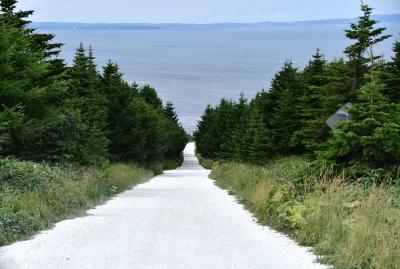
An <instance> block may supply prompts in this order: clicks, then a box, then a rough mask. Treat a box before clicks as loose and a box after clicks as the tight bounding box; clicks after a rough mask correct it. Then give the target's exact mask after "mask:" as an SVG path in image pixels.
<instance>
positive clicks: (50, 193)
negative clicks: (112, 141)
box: [0, 159, 153, 246]
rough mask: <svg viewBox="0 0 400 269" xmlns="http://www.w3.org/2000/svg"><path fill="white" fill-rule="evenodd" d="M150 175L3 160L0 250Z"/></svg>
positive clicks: (124, 167)
mask: <svg viewBox="0 0 400 269" xmlns="http://www.w3.org/2000/svg"><path fill="white" fill-rule="evenodd" d="M152 176H153V173H152V171H150V170H147V169H144V168H142V167H140V166H137V165H134V164H112V165H108V166H106V167H104V168H100V167H98V168H95V167H81V168H74V167H72V166H60V167H58V166H50V165H47V164H35V163H32V162H25V161H24V162H23V161H18V160H15V159H0V180H1V181H0V246H1V245H6V244H9V243H12V242H15V241H17V240H21V239H24V238H26V237H28V236H30V235H32V234H34V233H35V232H37V231H40V230H43V229H47V228H49V227H51V226H52V225H53V224H54V223H56V222H58V221H60V220H63V219H65V218H68V217H72V216H74V215H76V214H78V213H82V212H84V211H85V210H86V209H88V208H90V207H92V206H94V205H96V204H98V203H99V202H102V201H104V200H105V199H106V198H107V197H109V196H112V195H114V194H116V193H119V192H121V191H124V190H126V189H128V188H129V187H131V186H133V185H135V184H138V183H140V182H143V181H144V180H146V179H149V178H150V177H152Z"/></svg>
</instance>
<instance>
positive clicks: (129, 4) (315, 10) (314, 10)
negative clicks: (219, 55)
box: [17, 0, 400, 24]
mask: <svg viewBox="0 0 400 269" xmlns="http://www.w3.org/2000/svg"><path fill="white" fill-rule="evenodd" d="M360 2H361V1H359V0H337V1H329V2H325V1H319V0H304V1H297V0H286V1H284V2H275V1H270V0H253V1H252V3H249V2H248V1H247V0H230V1H227V0H221V1H218V2H215V1H214V0H202V1H200V0H191V1H187V0H171V1H168V2H165V1H162V0H148V1H146V2H143V1H138V0H114V1H113V4H112V5H110V4H109V2H108V1H104V0H87V1H84V2H82V1H80V0H67V1H61V0H25V1H20V2H19V3H18V6H17V7H18V8H19V9H22V10H31V9H32V10H35V14H34V15H33V16H32V17H31V19H32V20H33V21H35V22H65V23H78V22H79V23H157V24H159V23H183V24H188V23H195V24H214V23H257V22H265V21H268V22H296V21H311V20H330V19H343V18H354V17H357V16H359V15H360V14H361V12H360ZM364 2H365V3H367V4H369V5H371V6H372V7H373V8H375V10H374V14H380V15H391V14H398V13H400V2H399V1H398V0H368V1H364Z"/></svg>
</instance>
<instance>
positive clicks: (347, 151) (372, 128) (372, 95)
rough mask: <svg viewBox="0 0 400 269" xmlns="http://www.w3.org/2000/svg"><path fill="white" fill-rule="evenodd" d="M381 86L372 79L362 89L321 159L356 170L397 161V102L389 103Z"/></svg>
mask: <svg viewBox="0 0 400 269" xmlns="http://www.w3.org/2000/svg"><path fill="white" fill-rule="evenodd" d="M383 89H384V85H383V84H379V83H377V82H374V81H372V82H369V83H367V84H366V85H365V86H363V87H362V88H361V90H360V91H359V96H358V102H357V103H355V104H354V105H353V108H352V109H351V111H350V114H351V116H352V120H351V121H347V122H343V123H342V124H340V126H339V129H338V130H337V131H335V132H334V136H333V137H332V139H330V140H329V141H328V145H327V149H326V150H325V151H323V152H322V153H321V156H322V158H324V159H326V160H330V161H334V162H335V163H336V164H339V165H340V167H348V166H356V167H358V168H359V170H358V171H359V172H366V171H368V169H376V168H390V167H392V166H394V165H398V164H399V162H400V105H399V104H393V103H392V104H390V103H389V102H388V100H387V99H386V98H385V97H384V96H383V95H382V91H383ZM353 170H356V171H357V169H355V168H354V167H353Z"/></svg>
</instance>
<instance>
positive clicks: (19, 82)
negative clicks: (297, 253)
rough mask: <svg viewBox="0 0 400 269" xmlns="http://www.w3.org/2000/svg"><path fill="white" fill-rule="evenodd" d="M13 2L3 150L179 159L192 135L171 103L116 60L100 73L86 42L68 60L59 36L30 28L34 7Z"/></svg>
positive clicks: (1, 36) (5, 12) (7, 5)
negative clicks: (131, 78) (132, 79)
mask: <svg viewBox="0 0 400 269" xmlns="http://www.w3.org/2000/svg"><path fill="white" fill-rule="evenodd" d="M16 3H17V2H16V1H12V0H9V1H1V2H0V7H1V12H0V100H1V102H0V155H2V156H15V157H17V158H20V159H24V160H32V161H49V162H53V163H59V162H61V163H76V164H85V165H86V164H95V165H98V164H102V163H104V162H106V161H107V159H109V158H111V159H114V160H125V161H137V162H143V163H151V162H163V161H164V160H173V161H179V160H180V159H181V153H182V151H183V148H184V146H185V144H186V143H187V136H186V133H185V131H184V130H183V128H182V127H181V125H180V124H179V122H178V118H177V116H176V114H175V111H174V109H173V106H172V104H168V105H167V107H166V108H165V109H164V107H163V105H162V101H161V99H160V98H159V97H158V95H157V92H156V90H155V89H154V88H152V87H151V86H149V85H145V86H143V87H140V88H139V87H138V85H135V84H134V85H129V84H128V83H127V82H126V81H124V79H123V75H122V73H121V72H120V70H119V67H118V65H117V64H114V63H112V62H111V61H110V62H109V63H107V65H106V66H105V67H104V68H103V73H102V74H100V73H99V72H98V70H97V66H96V64H95V57H94V53H93V50H92V48H91V47H90V48H89V51H88V52H87V51H86V49H85V48H84V46H83V44H80V46H79V47H78V49H77V50H76V54H75V57H74V61H73V65H72V66H71V67H67V66H65V64H64V61H63V60H62V59H60V58H59V57H58V52H59V48H60V47H61V45H60V44H57V43H53V42H52V40H53V38H54V36H53V35H50V34H39V33H37V31H36V30H35V29H31V28H29V21H28V20H27V18H28V17H29V16H30V15H31V14H32V11H15V6H16ZM132 113H136V114H132ZM146 114H147V115H146ZM130 135H133V137H131V136H130ZM142 153H143V154H142Z"/></svg>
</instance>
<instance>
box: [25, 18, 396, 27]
mask: <svg viewBox="0 0 400 269" xmlns="http://www.w3.org/2000/svg"><path fill="white" fill-rule="evenodd" d="M374 19H376V20H378V21H380V22H382V23H384V24H400V14H392V15H375V16H374ZM354 21H357V18H348V19H329V20H312V21H295V22H260V23H215V24H180V23H161V24H157V23H155V24H152V23H70V22H33V23H32V26H33V27H34V28H38V29H40V30H54V29H71V30H73V29H80V30H214V29H235V28H262V27H301V26H307V27H312V26H324V25H326V26H342V25H349V24H350V23H351V22H354Z"/></svg>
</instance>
